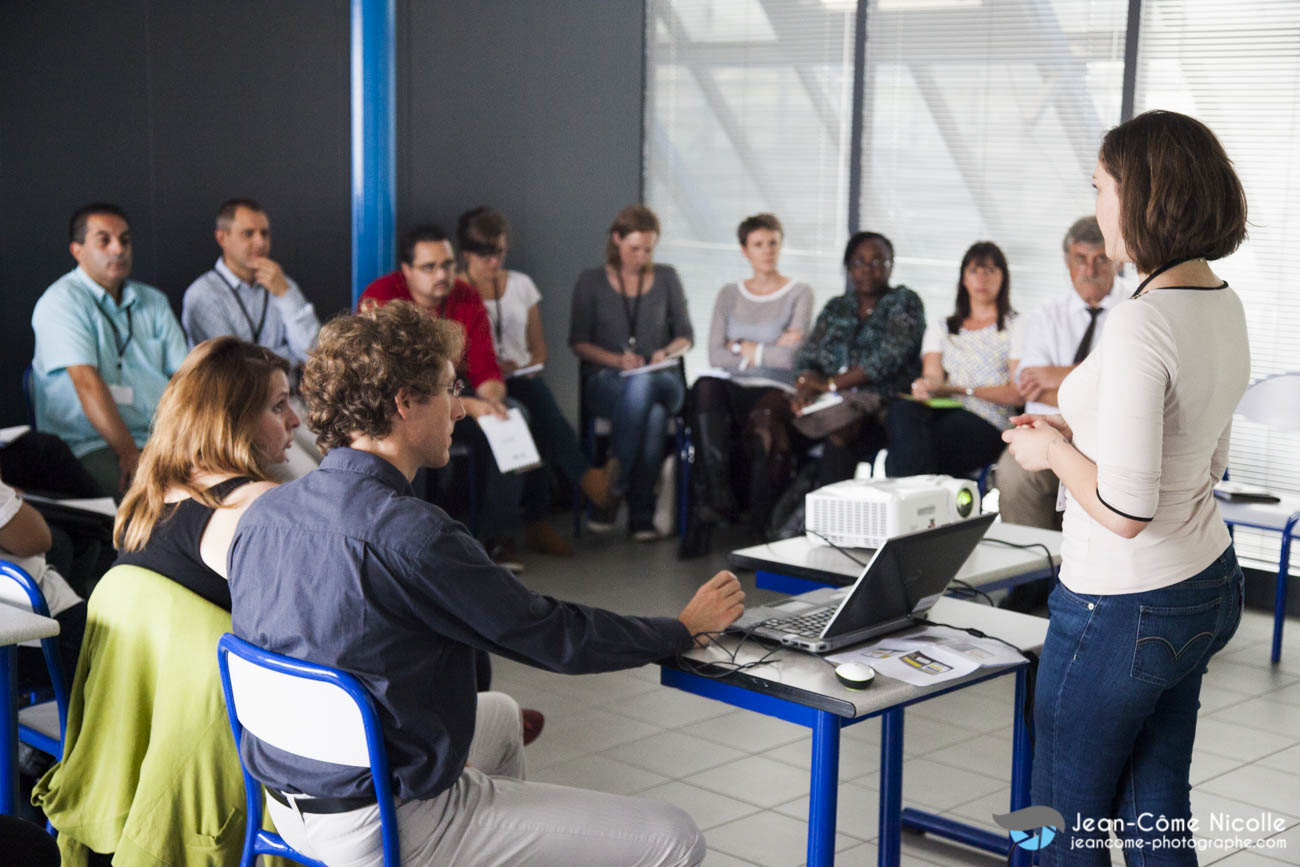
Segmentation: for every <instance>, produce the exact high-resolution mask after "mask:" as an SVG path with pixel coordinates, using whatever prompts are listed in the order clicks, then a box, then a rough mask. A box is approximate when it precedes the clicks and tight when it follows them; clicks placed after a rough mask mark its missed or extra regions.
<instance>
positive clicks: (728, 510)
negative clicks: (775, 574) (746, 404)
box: [691, 412, 740, 524]
mask: <svg viewBox="0 0 1300 867" xmlns="http://www.w3.org/2000/svg"><path fill="white" fill-rule="evenodd" d="M696 480H698V485H697V484H696ZM691 481H692V485H691V487H692V494H694V495H695V508H696V510H697V511H698V512H699V515H700V518H701V519H702V520H703V521H705V523H709V524H716V523H719V522H721V521H730V520H734V519H735V517H736V514H737V513H738V512H739V511H740V506H739V505H738V504H737V503H736V494H735V492H734V491H733V490H732V489H731V422H730V419H728V418H727V415H726V414H725V413H721V412H702V413H700V414H699V415H698V416H697V418H696V420H695V472H694V473H693V474H692V476H691Z"/></svg>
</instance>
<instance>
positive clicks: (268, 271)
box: [181, 199, 320, 365]
mask: <svg viewBox="0 0 1300 867" xmlns="http://www.w3.org/2000/svg"><path fill="white" fill-rule="evenodd" d="M216 237H217V245H218V246H220V247H221V258H219V259H217V264H216V265H214V266H213V267H212V270H210V271H207V272H205V273H203V274H201V275H199V277H198V278H197V279H196V280H195V281H194V282H193V283H191V284H190V288H188V289H186V290H185V300H184V302H183V304H182V307H181V324H182V325H183V326H184V327H185V334H186V335H187V336H188V337H189V341H190V346H194V345H196V344H199V343H202V342H203V341H204V340H207V339H208V338H209V337H221V336H224V335H227V334H229V335H233V336H235V337H239V338H242V339H244V340H247V341H250V342H252V343H257V344H260V345H262V346H265V347H266V348H267V349H269V350H271V351H272V352H274V353H276V354H278V355H280V356H282V357H284V358H287V359H289V360H290V361H291V362H293V363H294V364H295V365H296V364H301V363H302V362H304V361H306V360H307V353H308V352H310V351H311V348H312V346H313V345H315V343H316V333H317V332H318V331H320V320H319V319H317V318H316V310H315V308H313V307H312V305H311V304H309V303H308V302H307V299H306V298H304V297H303V294H302V292H301V290H299V289H298V284H297V283H295V282H293V280H290V279H289V278H288V277H287V276H286V275H285V273H284V271H282V270H281V269H280V265H279V263H277V262H276V261H275V260H274V259H271V258H269V256H270V253H271V221H270V220H269V219H268V218H267V216H266V211H264V210H262V206H261V205H259V204H258V203H257V202H255V201H253V200H252V199H230V200H229V201H226V202H223V203H222V205H221V207H220V208H219V209H218V210H217V228H216Z"/></svg>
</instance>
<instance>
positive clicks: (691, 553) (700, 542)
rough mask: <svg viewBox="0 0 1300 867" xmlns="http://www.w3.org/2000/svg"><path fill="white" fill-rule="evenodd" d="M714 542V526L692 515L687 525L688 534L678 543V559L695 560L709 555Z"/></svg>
mask: <svg viewBox="0 0 1300 867" xmlns="http://www.w3.org/2000/svg"><path fill="white" fill-rule="evenodd" d="M712 541H713V525H712V524H707V523H705V522H704V521H701V520H700V519H699V518H698V517H697V516H695V515H692V516H691V519H690V521H688V522H687V524H686V532H685V533H684V534H683V535H682V538H681V541H679V542H678V543H677V559H678V560H693V559H695V558H696V557H703V556H704V555H705V554H707V553H709V549H710V547H711V543H712Z"/></svg>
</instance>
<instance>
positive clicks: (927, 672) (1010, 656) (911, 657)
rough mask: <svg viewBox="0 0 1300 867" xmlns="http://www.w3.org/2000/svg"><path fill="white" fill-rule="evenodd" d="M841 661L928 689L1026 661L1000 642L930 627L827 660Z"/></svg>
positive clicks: (835, 654)
mask: <svg viewBox="0 0 1300 867" xmlns="http://www.w3.org/2000/svg"><path fill="white" fill-rule="evenodd" d="M826 659H828V660H829V661H831V662H834V663H835V664H836V665H838V664H839V663H841V662H865V663H866V664H867V665H869V666H871V667H872V668H874V669H875V670H876V673H877V674H883V675H885V676H886V677H892V678H894V679H895V680H901V681H903V682H904V683H910V684H912V685H913V686H928V685H930V684H934V683H943V682H944V681H948V680H956V679H957V678H959V677H964V676H965V675H968V674H970V673H971V672H973V671H975V670H976V669H977V668H981V667H983V666H986V665H1009V664H1011V663H1015V662H1020V661H1021V660H1023V659H1024V657H1023V656H1021V655H1020V654H1019V653H1018V652H1016V651H1014V650H1012V649H1011V648H1009V647H1007V646H1006V645H1005V644H1002V643H1001V642H999V641H993V640H992V639H988V638H975V637H974V636H971V635H967V634H965V633H963V632H958V631H956V630H953V629H949V628H947V627H943V626H927V627H925V628H924V629H922V630H920V631H918V632H911V633H908V634H906V635H905V636H900V637H897V638H893V637H889V636H886V637H885V638H882V639H880V640H878V641H873V642H871V643H870V644H864V645H861V646H859V647H855V648H853V649H851V650H845V651H842V652H840V653H833V654H830V655H829V656H827V657H826Z"/></svg>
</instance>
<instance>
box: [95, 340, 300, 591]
mask: <svg viewBox="0 0 1300 867" xmlns="http://www.w3.org/2000/svg"><path fill="white" fill-rule="evenodd" d="M288 372H289V363H288V362H287V361H285V360H284V359H283V358H281V357H280V356H278V355H276V354H275V353H273V352H271V351H270V350H269V349H266V348H264V347H261V346H257V345H255V344H252V343H248V342H246V341H243V340H239V339H238V338H235V337H216V338H213V339H212V340H205V341H204V342H203V343H200V344H199V345H198V346H196V347H194V351H193V352H191V353H190V354H189V356H187V357H186V359H185V361H184V363H183V364H182V365H181V367H180V369H179V370H178V371H176V374H175V376H173V377H172V380H171V382H170V383H168V385H167V389H166V390H165V391H164V392H163V395H162V399H161V400H160V401H159V403H158V411H157V414H156V416H155V420H154V428H153V433H152V434H151V435H150V437H149V441H148V443H147V444H146V445H145V447H144V451H143V452H142V453H141V455H140V466H139V469H138V470H137V471H136V474H135V478H134V480H133V481H132V482H131V487H130V489H129V490H128V491H127V494H126V497H125V498H124V499H123V500H122V506H121V508H120V509H118V513H117V525H116V526H115V527H114V528H113V540H114V542H115V544H116V545H117V547H118V548H119V550H120V552H121V553H120V554H119V556H118V559H117V562H118V563H129V564H131V565H134V566H142V567H144V568H146V569H152V570H153V571H155V572H158V573H159V574H161V575H165V576H167V577H168V578H170V579H172V580H173V581H175V582H177V583H178V584H180V585H182V586H183V587H186V588H188V589H189V590H192V591H194V592H195V593H197V594H198V595H200V596H202V597H203V598H204V599H207V600H208V601H209V602H212V603H214V604H216V605H219V606H221V607H222V608H224V609H226V610H227V611H229V610H230V585H229V583H228V576H227V574H226V553H227V551H228V549H229V548H230V540H231V538H232V537H233V536H234V533H235V525H236V524H237V523H238V522H239V518H240V516H242V515H243V513H244V510H245V509H247V508H248V506H249V505H250V504H251V503H252V502H253V501H254V500H255V499H257V498H258V497H259V496H261V495H262V494H263V493H265V492H266V491H267V490H269V489H270V488H272V487H274V486H275V485H274V482H272V481H271V469H272V467H273V465H275V464H278V463H283V462H284V461H285V450H286V449H287V448H288V447H289V444H290V443H291V442H292V439H293V431H294V428H296V427H298V425H299V421H298V416H297V415H296V414H295V413H294V411H293V408H292V407H291V406H290V405H289V379H288Z"/></svg>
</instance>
